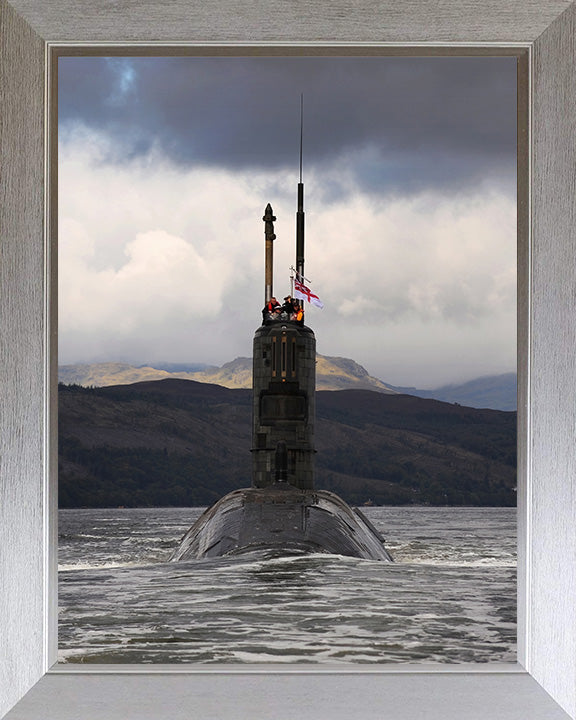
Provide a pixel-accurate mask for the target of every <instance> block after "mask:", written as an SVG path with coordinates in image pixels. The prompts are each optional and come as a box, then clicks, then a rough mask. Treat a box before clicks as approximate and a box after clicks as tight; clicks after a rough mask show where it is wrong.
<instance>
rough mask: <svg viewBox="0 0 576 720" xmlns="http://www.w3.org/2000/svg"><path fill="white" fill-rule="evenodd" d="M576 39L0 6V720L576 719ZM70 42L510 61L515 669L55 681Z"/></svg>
mask: <svg viewBox="0 0 576 720" xmlns="http://www.w3.org/2000/svg"><path fill="white" fill-rule="evenodd" d="M46 5H49V6H46ZM350 20H352V21H350ZM575 28H576V7H575V3H573V2H567V1H566V0H562V1H559V0H534V1H533V2H531V3H526V2H525V0H510V1H509V2H508V3H506V5H505V6H503V5H502V3H501V2H495V0H482V2H479V3H476V2H474V3H472V2H469V0H446V2H443V3H442V4H438V3H435V2H431V1H430V0H423V1H420V0H409V1H408V2H406V3H403V4H402V5H401V6H400V7H399V6H397V5H396V4H395V3H393V2H391V1H390V0H387V1H385V2H378V3H376V2H371V1H367V0H365V2H363V3H361V4H359V3H357V2H354V3H352V2H351V0H336V1H335V2H331V1H330V0H317V1H316V2H314V3H311V4H309V5H307V6H303V7H298V8H295V7H292V6H290V5H287V4H285V3H282V2H280V0H272V1H271V2H268V3H267V4H266V7H265V8H263V7H262V4H260V3H256V2H254V0H251V1H250V2H239V1H237V0H235V2H233V3H230V2H227V1H226V0H216V2H211V3H210V4H207V3H206V4H203V3H200V2H197V1H196V0H194V1H193V2H190V1H189V0H174V2H172V3H170V4H169V5H166V4H162V5H161V6H157V4H156V3H155V2H154V1H153V0H141V1H140V2H139V3H138V5H137V6H135V5H134V4H133V3H125V2H123V1H120V2H118V3H114V4H110V3H109V2H104V0H94V2H92V3H90V4H89V6H87V5H86V4H84V3H80V2H79V1H78V0H53V1H52V2H51V3H49V4H43V3H39V2H30V0H10V2H8V0H0V61H1V63H0V107H1V108H2V121H1V122H0V172H1V173H2V176H1V179H0V188H1V190H0V192H1V195H0V243H1V245H0V293H1V295H0V311H1V313H2V314H1V328H2V344H1V346H0V387H2V393H3V397H2V404H1V408H2V413H1V414H0V443H1V446H0V450H1V456H2V466H1V469H0V472H1V477H0V493H1V495H0V501H1V502H0V552H1V555H0V558H1V559H0V572H1V577H2V584H1V588H0V635H1V637H2V643H0V716H2V715H5V714H6V713H7V718H8V720H23V719H24V718H26V720H31V719H32V718H43V719H44V718H46V719H48V718H58V719H59V720H67V719H68V718H77V717H79V716H81V717H84V718H91V719H92V718H93V719H94V720H100V718H102V719H104V718H106V720H109V719H112V720H113V719H114V718H118V719H120V718H122V720H131V718H138V720H148V718H159V717H164V716H166V717H168V716H170V717H171V718H174V719H177V720H178V719H179V718H185V717H186V718H189V717H190V716H191V713H194V715H197V716H202V717H207V718H210V717H218V718H220V719H226V718H233V717H234V718H239V717H247V718H248V717H249V718H259V717H262V718H264V717H276V718H282V717H294V716H295V715H296V714H297V715H298V716H299V717H300V718H310V719H312V718H315V719H316V718H323V717H329V718H331V719H332V718H344V717H346V718H348V717H351V716H355V717H362V718H372V717H373V718H387V717H389V718H391V719H392V718H393V719H394V720H409V719H411V718H417V717H421V716H422V712H423V710H424V709H425V711H426V717H427V718H429V719H430V720H435V718H443V720H452V718H454V719H455V718H462V717H466V718H467V719H469V720H475V719H476V718H478V719H480V718H499V719H500V718H502V719H503V720H504V719H508V718H509V719H510V720H516V719H517V720H520V719H522V720H524V719H525V718H530V719H531V720H540V719H541V720H544V719H545V720H561V719H562V718H569V717H571V718H576V620H575V618H574V612H573V603H574V597H576V566H575V565H574V563H573V561H572V562H571V559H573V558H574V557H575V556H576V524H575V523H574V518H575V517H576V493H575V492H574V490H573V487H572V483H571V480H572V478H573V477H574V475H575V472H574V471H575V469H576V451H575V449H574V428H575V427H576V403H574V402H573V394H574V393H573V389H574V387H575V386H576V361H575V359H574V358H575V353H574V352H573V347H574V343H575V341H576V320H575V319H574V312H573V288H574V287H575V285H576V267H575V263H574V247H573V244H574V238H576V232H575V230H576V228H575V226H576V195H575V193H574V187H575V185H576V170H575V168H576V148H575V147H574V144H573V142H572V133H573V128H574V107H576V97H574V95H576V82H575V79H576V78H575V75H576V57H575V55H576V42H575V40H576V31H575ZM66 43H69V44H70V45H82V44H84V45H86V46H87V45H98V44H104V43H106V44H117V45H118V46H121V45H125V46H126V47H129V46H131V43H138V44H140V45H148V46H149V45H153V46H157V47H160V46H161V45H162V44H163V43H164V44H172V45H177V44H178V43H182V44H184V43H189V44H191V45H197V46H198V47H204V48H209V47H212V46H229V47H230V48H231V51H233V50H232V49H233V48H234V47H241V46H246V45H259V46H261V47H266V48H267V49H271V48H274V52H277V53H279V54H280V53H281V52H286V51H287V48H290V47H292V48H294V47H301V48H305V49H306V52H311V53H314V52H315V50H314V48H320V47H322V46H331V47H341V48H342V52H343V53H345V52H346V51H347V49H348V50H349V49H350V47H352V46H356V47H361V48H364V49H366V51H369V48H374V47H383V46H386V45H388V46H396V47H397V48H406V50H405V51H406V52H407V53H409V52H410V48H413V51H414V52H415V51H416V49H418V51H420V52H422V51H423V49H424V50H426V49H433V48H437V49H439V48H447V50H446V51H447V52H451V53H457V52H458V49H459V48H460V49H463V48H471V47H476V48H478V49H481V48H491V49H492V50H494V49H495V48H516V49H517V50H518V52H519V55H521V56H522V58H523V62H525V63H526V67H527V69H528V71H529V76H530V83H529V88H528V93H529V96H528V98H527V102H528V99H529V108H530V121H529V124H528V126H527V127H525V128H523V132H525V133H527V134H528V135H529V137H530V153H529V158H528V159H527V161H528V162H527V167H526V168H524V170H523V169H522V168H521V169H520V170H521V171H520V173H519V178H520V193H519V197H520V202H519V225H520V235H521V236H522V237H524V238H525V239H526V242H525V243H524V244H523V245H522V244H521V253H520V258H519V260H520V262H519V268H520V271H519V274H520V293H519V318H520V330H521V340H520V344H519V355H520V362H519V436H520V443H519V449H520V452H519V474H520V477H521V478H522V480H523V482H521V483H520V485H519V489H520V493H519V517H520V520H521V522H520V532H519V583H518V585H519V650H518V658H519V662H518V664H517V665H506V666H495V665H492V664H490V665H487V666H465V665H464V666H453V667H444V666H443V667H442V668H439V667H438V666H398V665H390V666H387V667H382V666H381V667H378V668H374V667H372V666H355V667H345V668H342V669H338V670H335V669H334V668H332V667H318V666H313V667H309V668H304V667H287V668H286V667H282V668H278V669H276V668H271V667H270V666H262V667H257V666H251V667H250V668H246V667H238V666H237V667H234V668H230V667H227V668H222V667H219V668H210V667H202V668H201V667H193V668H191V667H186V666H178V667H175V666H154V667H151V666H136V667H135V666H121V667H120V666H94V667H91V668H87V667H76V668H73V669H70V668H67V667H65V666H55V665H54V662H55V657H56V644H57V639H56V628H55V618H56V609H57V596H56V583H55V578H56V547H57V538H56V523H55V517H56V492H55V485H54V483H55V477H56V462H57V457H56V452H55V441H56V430H55V428H56V402H55V388H56V375H55V373H56V367H55V366H56V363H55V362H52V361H51V358H55V349H56V307H55V302H54V301H53V298H54V292H53V290H54V289H53V287H52V286H51V282H52V278H53V277H54V276H53V272H52V271H53V267H52V266H53V263H54V262H55V253H56V248H55V247H54V238H55V235H56V233H55V229H56V228H55V214H54V213H49V212H48V209H49V207H50V205H51V198H50V187H51V180H52V181H53V180H54V177H53V176H52V177H51V176H50V173H51V172H53V168H51V167H50V166H49V165H48V163H47V157H48V156H49V152H48V150H49V148H48V147H47V144H46V140H47V139H48V140H49V142H52V143H54V142H55V139H54V133H53V132H51V130H52V129H53V127H52V125H51V119H50V113H49V112H48V109H49V107H50V104H51V102H52V103H53V101H54V95H49V93H51V94H52V93H55V92H56V89H57V88H56V84H55V82H48V77H47V71H48V67H49V58H50V49H51V47H54V46H55V45H57V44H59V45H64V44H66ZM50 80H52V81H53V80H54V78H51V79H50ZM525 160H526V159H525ZM50 298H52V301H51V302H50V301H49V300H50Z"/></svg>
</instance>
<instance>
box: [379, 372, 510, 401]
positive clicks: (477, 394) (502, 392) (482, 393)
mask: <svg viewBox="0 0 576 720" xmlns="http://www.w3.org/2000/svg"><path fill="white" fill-rule="evenodd" d="M390 387H391V388H392V389H394V390H396V392H399V393H405V394H407V395H416V396H417V397H422V398H434V399H435V400H443V401H444V402H452V403H459V404H460V405H467V406H469V407H474V408H493V409H494V410H516V406H517V401H516V392H517V378H516V373H504V374H502V375H489V376H486V377H481V378H477V379H476V380H470V381H469V382H465V383H461V384H459V385H443V386H442V387H439V388H436V389H435V390H418V388H413V387H393V386H390Z"/></svg>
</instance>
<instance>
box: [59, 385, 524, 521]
mask: <svg viewBox="0 0 576 720" xmlns="http://www.w3.org/2000/svg"><path fill="white" fill-rule="evenodd" d="M315 444H316V449H317V451H318V452H317V455H316V485H317V487H318V488H324V489H328V490H332V491H334V492H337V493H338V494H340V495H341V496H342V497H343V498H344V499H345V500H346V501H348V502H349V503H351V504H356V505H362V504H364V503H374V504H377V505H383V504H392V505H394V504H430V505H487V506H490V505H503V506H511V505H514V504H515V502H516V493H515V486H516V414H515V413H512V412H500V411H496V410H477V409H473V408H466V407H461V406H459V405H456V404H448V403H443V402H439V401H435V400H425V399H421V398H417V397H412V396H409V395H385V394H382V393H377V392H372V391H368V390H343V391H333V392H330V391H325V392H318V393H317V397H316V442H315ZM250 447H251V391H250V390H230V389H226V388H223V387H220V386H217V385H208V384H206V383H197V382H193V381H188V380H162V381H154V382H144V383H135V384H133V385H123V386H112V387H105V388H84V387H80V386H75V385H60V386H59V503H60V507H115V506H125V507H158V506H160V507H161V506H193V505H209V504H211V503H213V502H214V501H215V500H217V499H218V498H219V497H221V496H222V495H224V494H225V493H227V492H230V491H231V490H233V489H235V488H239V487H246V486H248V485H250V474H251V455H250Z"/></svg>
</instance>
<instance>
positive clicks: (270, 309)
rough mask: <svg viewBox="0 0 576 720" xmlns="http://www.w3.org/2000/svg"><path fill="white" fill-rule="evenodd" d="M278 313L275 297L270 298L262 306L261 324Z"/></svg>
mask: <svg viewBox="0 0 576 720" xmlns="http://www.w3.org/2000/svg"><path fill="white" fill-rule="evenodd" d="M279 312H280V303H279V302H278V300H276V298H275V297H271V298H270V300H268V302H267V303H266V305H265V306H264V309H263V310H262V322H263V323H265V322H266V320H267V319H269V318H273V317H274V316H275V315H277V314H278V313H279Z"/></svg>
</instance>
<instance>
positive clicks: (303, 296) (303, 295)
mask: <svg viewBox="0 0 576 720" xmlns="http://www.w3.org/2000/svg"><path fill="white" fill-rule="evenodd" d="M294 297H295V298H297V299H298V300H306V301H307V302H309V303H312V305H316V307H319V308H323V307H324V303H323V302H322V301H321V300H320V298H319V297H318V295H314V293H313V292H312V291H311V290H310V288H307V287H306V285H304V283H301V282H300V281H299V280H296V279H294Z"/></svg>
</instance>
